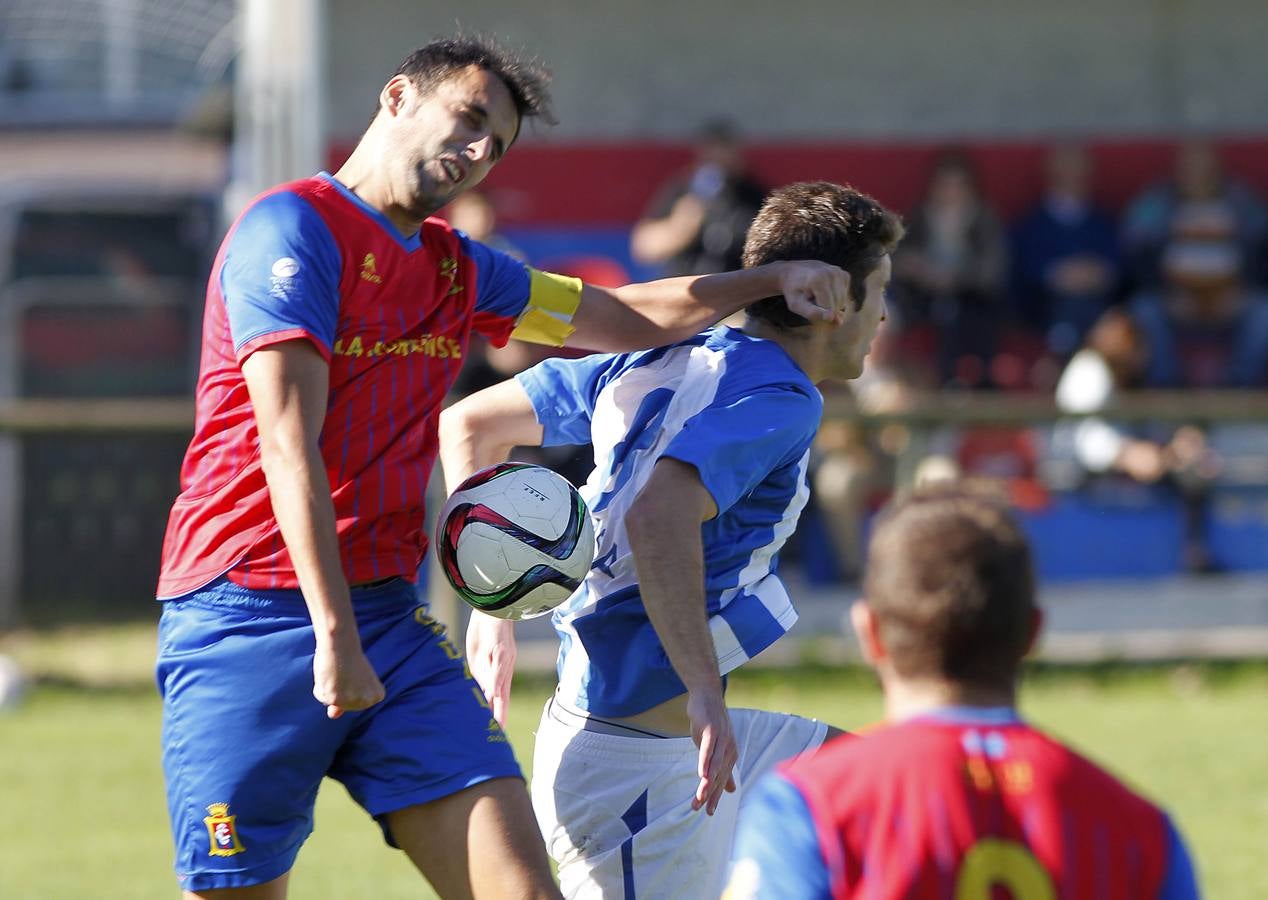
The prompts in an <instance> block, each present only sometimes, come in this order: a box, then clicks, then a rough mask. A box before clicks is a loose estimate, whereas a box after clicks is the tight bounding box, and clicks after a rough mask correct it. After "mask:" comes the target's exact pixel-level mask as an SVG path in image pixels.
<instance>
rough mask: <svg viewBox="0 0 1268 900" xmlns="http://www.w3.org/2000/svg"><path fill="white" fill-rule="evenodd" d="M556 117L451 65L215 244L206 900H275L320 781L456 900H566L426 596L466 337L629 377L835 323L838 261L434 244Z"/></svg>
mask: <svg viewBox="0 0 1268 900" xmlns="http://www.w3.org/2000/svg"><path fill="white" fill-rule="evenodd" d="M546 108H547V96H546V79H545V76H544V74H543V73H542V72H541V71H540V69H538V68H536V67H535V66H534V65H532V64H530V63H525V62H523V61H521V60H517V59H516V58H514V57H512V56H511V55H509V54H507V53H505V52H503V51H501V50H499V49H498V48H496V47H494V46H491V45H489V44H488V43H486V42H481V41H475V40H467V39H458V40H442V41H436V42H433V43H431V44H429V45H427V46H426V47H423V48H421V49H420V50H418V51H415V52H414V53H413V54H411V55H410V56H409V57H408V58H407V59H406V60H405V61H404V63H403V64H402V65H401V67H400V68H399V69H398V71H397V73H396V74H395V75H394V76H393V77H392V78H391V79H390V80H389V81H388V82H387V84H386V85H385V86H384V88H383V90H382V91H381V92H380V94H379V108H378V111H377V113H376V115H375V117H374V119H373V121H372V122H371V124H370V126H369V127H368V129H367V131H366V133H365V134H364V136H363V137H362V139H361V141H360V142H359V143H358V145H357V147H356V149H355V150H354V151H353V153H352V155H351V157H350V158H349V159H348V161H347V162H346V163H345V164H344V166H343V167H342V168H340V169H339V171H338V172H336V173H335V174H334V175H329V174H325V173H322V174H320V175H318V176H315V177H313V178H307V179H303V180H300V181H296V182H293V183H290V184H286V185H282V186H280V187H278V188H275V189H274V190H271V191H269V192H267V193H265V194H264V195H262V196H261V197H259V198H257V199H256V200H254V201H253V202H252V203H251V205H250V206H249V207H248V208H247V210H246V211H245V212H244V213H243V214H242V215H241V217H240V218H239V219H238V220H237V222H235V223H234V225H233V226H232V228H231V229H230V231H229V234H228V235H227V237H226V238H225V240H224V243H223V245H222V247H221V250H220V253H219V255H218V256H217V259H216V262H215V265H214V268H213V270H212V273H211V278H210V282H209V285H208V290H207V305H206V313H205V317H204V327H203V347H202V360H201V369H200V375H199V380H198V387H197V418H196V424H195V434H194V438H193V441H192V443H191V444H190V447H189V451H188V453H187V455H186V458H185V462H184V465H183V467H182V472H181V489H182V490H181V494H180V496H179V497H178V498H177V500H176V502H175V504H174V506H173V509H172V513H171V517H170V519H169V523H168V529H167V535H166V538H165V541H164V546H163V559H162V567H161V575H160V581H159V589H158V594H159V598H160V599H161V600H163V601H164V604H163V607H164V608H163V614H162V618H161V624H160V630H159V658H158V681H159V687H160V690H161V692H162V695H163V703H164V719H163V763H164V772H165V775H166V779H167V788H168V805H169V813H170V816H171V822H172V829H173V834H174V837H175V843H176V870H177V874H178V879H179V881H180V884H181V887H182V888H183V889H184V891H185V893H186V896H208V892H212V893H214V896H217V897H221V896H234V897H241V898H251V900H254V898H280V897H284V896H285V894H286V887H287V877H288V873H289V872H290V869H291V866H292V864H293V863H294V860H295V857H296V855H297V853H298V852H299V849H300V847H301V846H302V845H303V842H304V840H305V839H306V838H307V836H308V834H309V833H310V832H311V830H312V821H313V807H314V802H315V798H316V794H317V788H318V785H319V783H320V782H321V780H322V778H323V777H325V776H326V775H329V776H331V777H333V778H335V779H337V780H339V781H341V782H342V783H343V784H344V785H345V787H346V788H347V789H348V791H349V793H350V794H351V795H352V796H353V798H354V799H355V800H356V801H357V802H358V803H359V804H360V805H361V806H363V807H364V808H365V809H366V810H367V812H369V813H370V814H371V815H372V816H374V817H375V818H376V819H377V820H378V822H379V824H380V826H381V827H382V829H383V832H384V835H385V837H386V838H387V840H388V841H389V842H390V843H392V844H394V845H396V846H399V847H401V848H402V849H404V850H405V852H406V853H407V854H408V855H409V857H410V859H411V860H412V861H413V862H414V864H415V865H416V866H417V868H418V869H419V870H420V871H421V872H422V873H423V874H424V875H425V876H426V877H427V878H428V879H429V880H430V881H431V883H432V885H433V886H434V887H435V888H436V890H437V891H438V892H439V893H440V894H441V895H442V896H444V897H446V898H466V897H477V898H479V897H503V896H515V897H557V896H558V892H557V889H556V887H555V885H554V882H553V880H552V878H551V874H550V869H549V866H548V864H547V862H546V856H545V852H544V849H543V847H542V842H541V838H540V836H539V835H538V833H537V830H536V826H535V824H534V821H533V815H532V810H531V807H530V805H529V801H528V794H527V791H526V790H525V786H524V783H523V780H522V776H521V774H520V770H519V767H518V765H517V764H516V761H515V758H514V755H513V753H512V752H511V750H510V747H509V746H508V744H507V742H506V737H505V735H504V734H503V733H502V731H501V729H500V728H499V727H498V725H497V723H496V722H495V721H494V720H493V719H492V717H491V716H490V715H489V711H488V709H487V706H486V705H485V700H484V697H483V695H482V693H481V691H480V689H479V687H478V686H477V685H476V683H475V682H474V681H473V680H472V679H471V677H470V674H469V673H468V672H467V671H466V667H465V664H464V663H463V661H462V659H461V654H460V653H459V651H458V650H457V649H456V648H455V647H454V646H453V644H452V643H451V642H450V641H449V640H448V639H447V638H446V636H445V630H444V628H443V626H441V625H440V624H438V623H437V622H435V621H434V620H433V619H432V618H431V617H430V616H429V615H428V614H427V608H426V606H420V605H419V603H418V601H417V600H416V599H415V592H414V589H413V586H412V584H411V583H410V581H411V579H413V577H414V573H415V572H416V571H417V569H418V566H419V563H420V561H421V560H422V558H423V554H424V553H425V551H426V548H427V542H426V537H425V535H424V533H423V530H422V527H423V521H424V515H423V497H424V493H425V490H426V485H427V479H428V475H429V474H430V472H431V469H432V466H433V462H434V460H435V456H436V448H437V419H438V415H439V412H440V407H441V403H442V400H443V398H444V396H445V394H446V392H447V390H448V388H449V386H450V385H451V384H452V382H453V380H454V378H455V376H456V375H457V373H458V369H459V367H460V366H461V365H462V362H463V359H464V357H465V355H466V351H467V346H468V341H469V339H470V337H471V334H472V333H473V332H476V333H479V334H483V335H485V336H486V337H488V338H489V339H490V340H491V341H492V342H493V343H494V344H501V343H504V342H505V341H506V340H507V339H508V338H510V337H515V338H520V339H524V340H532V341H537V342H542V343H548V344H553V345H563V344H568V345H572V346H578V347H583V348H589V349H597V350H629V349H635V348H640V347H648V346H653V345H656V344H663V343H666V342H668V341H672V340H677V339H681V338H685V337H688V336H689V335H691V334H694V333H695V332H696V331H698V330H699V329H700V328H701V327H703V326H705V325H707V324H710V323H712V322H713V321H715V320H717V319H719V318H721V317H724V316H726V315H728V314H730V313H731V312H733V311H735V310H736V309H739V308H741V307H743V306H745V305H746V304H748V303H751V302H753V301H756V300H758V299H761V298H763V297H767V296H774V295H778V294H782V295H783V296H784V297H785V298H787V299H788V301H789V303H790V305H792V306H793V307H794V308H796V311H798V312H799V313H801V314H803V315H806V316H809V317H811V318H820V319H822V318H830V319H831V318H838V319H839V318H840V317H841V316H843V315H844V309H845V304H846V302H847V296H848V278H847V277H846V275H845V273H844V272H842V271H841V270H839V269H837V268H835V267H833V266H827V265H824V264H822V263H816V262H793V263H780V264H774V265H771V266H766V267H762V268H759V269H751V270H745V271H743V272H735V273H726V274H723V275H718V276H703V277H697V278H679V279H666V280H663V281H658V282H652V283H649V284H641V285H628V286H626V287H622V288H617V289H603V288H598V287H595V286H591V285H585V284H582V283H581V282H580V281H578V280H576V279H570V278H563V277H559V276H554V275H550V274H548V273H544V272H538V271H535V270H533V269H530V268H528V267H526V266H525V265H523V264H522V263H521V262H518V261H516V260H514V259H512V258H510V257H508V256H506V255H504V254H501V253H499V252H497V251H495V250H492V249H490V248H488V247H484V246H482V245H480V244H478V243H476V242H474V241H471V240H469V239H468V238H467V237H466V236H465V235H463V234H461V233H460V232H456V231H453V230H452V229H450V228H449V227H448V226H447V225H446V224H445V223H444V222H442V221H439V220H435V219H431V218H430V216H431V215H432V214H433V213H434V212H435V211H436V210H438V209H440V208H441V207H442V206H444V205H445V204H446V203H447V202H448V201H449V200H450V199H452V198H453V197H454V196H456V195H457V194H458V193H459V192H461V191H463V190H465V189H467V188H470V187H474V186H475V185H476V184H478V183H479V182H480V180H481V179H483V178H484V176H485V175H486V174H488V172H489V170H490V169H491V168H492V167H493V166H494V165H495V164H496V163H497V162H498V160H500V159H501V158H502V156H503V154H504V153H506V151H507V150H508V149H509V148H510V146H511V144H512V143H513V142H514V140H515V138H516V136H517V134H518V133H519V129H520V125H521V122H522V120H523V119H524V118H525V117H528V116H533V115H538V114H541V113H543V112H545V111H546ZM472 846H479V847H480V855H479V860H480V861H479V862H478V863H477V862H476V861H474V860H473V859H472V854H471V853H470V852H469V850H470V848H471V847H472ZM489 860H494V861H496V863H495V864H493V865H490V864H488V861H489Z"/></svg>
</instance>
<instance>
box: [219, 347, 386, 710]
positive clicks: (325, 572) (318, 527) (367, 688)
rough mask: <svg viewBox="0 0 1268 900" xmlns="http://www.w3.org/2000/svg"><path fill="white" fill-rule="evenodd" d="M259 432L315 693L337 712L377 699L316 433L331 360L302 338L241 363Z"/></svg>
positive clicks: (378, 687) (264, 350)
mask: <svg viewBox="0 0 1268 900" xmlns="http://www.w3.org/2000/svg"><path fill="white" fill-rule="evenodd" d="M242 373H243V376H244V377H245V378H246V383H247V390H248V391H249V392H250V395H251V405H252V407H254V410H255V421H256V427H257V429H258V431H259V435H260V462H261V465H262V467H263V469H264V477H265V480H266V481H267V483H268V489H269V499H270V501H271V502H272V505H273V515H274V517H275V518H276V519H277V523H278V527H279V528H280V529H281V532H282V539H283V540H284V541H285V542H286V549H287V551H288V552H289V553H290V556H291V560H292V562H293V564H294V566H295V573H296V575H297V577H298V578H299V584H300V589H301V591H302V592H303V595H304V602H305V604H307V606H308V612H309V615H310V616H311V617H312V621H313V630H314V632H315V633H316V654H315V656H314V659H313V696H314V697H316V698H317V700H318V701H319V702H321V703H322V704H324V705H325V706H326V711H327V714H328V715H329V716H330V717H331V718H337V717H338V716H340V715H342V714H343V713H344V712H345V711H348V710H358V709H365V708H366V707H369V706H373V705H374V704H375V703H378V702H379V701H380V700H382V699H383V685H382V684H381V683H380V682H379V679H378V676H377V675H375V673H374V669H373V668H372V667H371V665H370V662H369V660H367V659H366V657H365V653H364V652H363V650H362V647H361V638H360V636H359V635H358V633H357V623H356V618H355V617H354V616H353V612H352V601H351V598H350V596H349V592H348V583H347V580H346V578H345V576H344V573H343V568H342V565H341V563H340V557H339V541H338V537H337V534H336V531H335V509H334V503H333V502H332V501H331V498H330V482H329V480H328V478H327V475H326V466H325V463H324V462H323V460H322V456H321V450H320V447H319V444H318V437H319V435H320V434H321V428H322V423H323V421H324V420H325V417H326V400H327V390H328V381H329V365H328V364H327V362H326V360H325V359H324V358H323V357H322V356H321V354H320V353H318V351H317V349H316V348H315V347H314V346H313V345H312V344H311V343H309V342H308V341H306V340H291V341H283V342H281V343H278V344H271V345H269V346H267V347H264V348H262V349H260V350H256V351H255V352H253V353H252V354H251V355H250V356H248V357H247V358H246V359H245V360H244V361H243V363H242Z"/></svg>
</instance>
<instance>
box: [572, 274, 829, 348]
mask: <svg viewBox="0 0 1268 900" xmlns="http://www.w3.org/2000/svg"><path fill="white" fill-rule="evenodd" d="M781 294H782V295H783V297H784V299H785V300H786V301H787V303H788V307H789V309H791V310H792V311H793V312H795V313H797V314H799V315H802V316H805V317H806V318H807V319H812V320H833V321H838V322H839V321H841V320H842V319H843V317H844V315H845V312H846V310H847V309H848V308H849V306H848V294H849V276H848V275H847V274H846V273H845V272H844V271H843V270H841V269H839V268H837V267H836V266H832V265H828V264H827V263H822V262H818V261H815V260H798V261H794V262H775V263H768V264H767V265H764V266H756V267H754V268H752V269H741V270H739V271H735V272H723V273H720V274H716V275H689V276H683V277H679V278H662V279H660V280H658V281H648V282H643V283H639V284H627V285H625V286H624V287H619V288H604V287H598V286H596V285H592V284H586V285H584V287H583V288H582V290H581V295H580V302H579V303H578V305H577V307H576V312H575V314H574V315H573V316H572V319H571V325H572V328H573V329H574V330H573V331H572V333H571V334H570V335H568V336H567V337H566V340H565V343H566V345H567V346H569V347H582V348H585V349H588V350H603V351H608V352H624V351H628V350H640V349H644V348H647V347H655V346H659V345H661V344H671V343H673V342H675V341H680V340H685V339H686V338H689V337H691V336H692V335H693V334H696V333H698V332H699V331H701V330H703V329H705V328H708V327H709V326H711V325H713V324H715V323H717V322H719V321H721V320H722V319H724V318H726V317H727V316H729V315H731V314H732V313H735V312H738V311H739V310H741V309H743V308H744V307H746V306H748V305H749V304H750V303H755V302H756V301H758V300H761V299H764V298H766V297H774V296H777V295H781Z"/></svg>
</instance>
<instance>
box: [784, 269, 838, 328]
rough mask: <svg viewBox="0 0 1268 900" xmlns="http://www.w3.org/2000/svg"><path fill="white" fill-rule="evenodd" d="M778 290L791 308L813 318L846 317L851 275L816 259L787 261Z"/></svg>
mask: <svg viewBox="0 0 1268 900" xmlns="http://www.w3.org/2000/svg"><path fill="white" fill-rule="evenodd" d="M779 292H780V293H781V294H783V295H784V302H785V303H786V304H787V305H788V309H789V311H791V312H794V313H796V314H797V315H799V316H801V317H803V318H805V319H809V320H810V321H811V322H835V323H837V324H838V325H839V324H841V323H842V322H844V321H845V316H846V312H847V310H849V308H850V275H849V273H848V272H846V271H845V270H844V269H840V268H837V267H836V266H833V265H829V264H828V263H825V262H819V261H818V260H813V259H801V260H796V261H794V262H788V263H784V267H783V270H782V271H781V272H780V275H779Z"/></svg>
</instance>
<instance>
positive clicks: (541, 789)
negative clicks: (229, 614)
mask: <svg viewBox="0 0 1268 900" xmlns="http://www.w3.org/2000/svg"><path fill="white" fill-rule="evenodd" d="M901 235H902V226H901V224H900V223H899V221H898V219H897V218H896V217H895V216H894V215H893V214H891V213H890V212H888V211H886V210H885V209H884V208H882V207H881V206H880V205H879V204H877V203H876V202H875V201H874V200H872V199H871V198H869V197H867V196H865V195H863V194H860V193H858V192H857V191H854V190H851V189H849V188H845V187H841V186H839V185H835V184H829V183H823V182H820V183H810V184H797V185H790V186H788V187H784V188H781V189H779V190H777V191H775V192H773V193H772V194H771V196H770V197H769V198H768V199H767V201H766V203H765V205H764V206H763V207H762V210H761V212H760V213H759V214H758V216H757V219H756V220H755V221H754V222H753V224H752V226H751V227H750V229H749V232H748V236H747V242H746V245H745V250H744V261H745V265H746V266H761V265H764V264H767V263H770V262H772V261H775V260H781V259H799V258H813V259H820V260H824V261H827V262H831V263H835V264H837V265H839V266H840V267H841V268H843V269H845V270H846V271H847V272H849V273H850V276H851V285H852V289H851V297H852V299H853V310H852V312H851V313H850V315H849V317H848V318H847V319H846V321H845V323H844V324H842V325H840V326H839V327H838V326H836V325H835V324H833V323H826V322H824V323H807V322H806V321H805V320H804V319H802V318H800V317H799V316H797V315H796V314H795V313H792V312H790V310H789V308H788V305H787V304H786V303H785V299H784V298H781V297H778V296H772V297H769V298H766V299H764V300H762V301H761V302H758V303H755V304H753V305H751V306H749V307H748V309H747V316H746V319H745V322H744V324H743V326H742V327H741V328H738V329H736V328H730V327H719V328H716V329H714V330H712V331H709V332H706V333H704V334H700V335H697V336H696V337H693V338H692V339H690V340H687V341H683V342H682V343H679V344H675V345H673V346H668V347H662V348H660V349H657V350H651V351H647V352H643V353H633V354H621V355H596V356H591V357H587V358H583V359H579V360H554V359H552V360H548V361H546V362H544V363H541V364H539V365H538V366H536V367H534V368H532V369H530V370H528V371H527V372H525V373H523V374H521V375H520V376H518V378H516V379H512V380H510V381H507V382H504V383H502V384H499V385H495V386H493V387H491V388H488V389H486V390H484V391H482V392H480V393H478V394H474V395H472V396H471V397H469V398H467V399H466V400H464V401H461V402H460V403H458V404H456V405H455V406H454V407H451V408H450V409H448V410H446V411H445V412H444V413H443V414H442V416H441V429H440V431H441V461H442V463H443V464H444V468H445V479H446V482H447V483H448V484H449V485H450V487H451V489H452V488H453V487H454V486H456V485H457V484H459V483H460V482H461V481H462V480H463V479H465V478H466V477H467V476H469V475H470V474H471V473H472V472H474V471H476V470H477V469H480V468H483V467H484V466H487V465H491V464H493V463H496V462H501V461H502V460H504V459H505V458H506V456H507V454H508V453H509V452H510V450H511V448H512V447H514V446H519V445H538V444H545V445H554V444H578V443H582V444H589V443H593V445H594V456H595V463H596V468H595V470H594V472H593V474H592V475H591V476H590V479H589V482H588V484H587V485H586V488H585V490H584V491H583V494H584V496H585V497H586V500H587V502H588V504H589V506H590V510H591V512H592V514H593V515H594V517H595V525H596V535H597V537H596V543H597V554H596V559H595V562H594V564H593V566H592V567H591V570H590V572H589V574H588V575H587V577H586V580H585V581H584V583H583V586H582V587H581V588H580V590H579V591H578V592H577V593H576V594H575V595H574V596H573V597H572V598H571V599H570V600H568V601H567V602H566V603H565V604H564V605H563V606H561V607H560V608H559V609H558V610H556V612H555V613H554V623H555V627H556V630H557V631H558V633H559V635H560V639H561V641H562V644H561V648H560V655H559V686H558V689H557V691H556V692H555V696H554V697H553V699H552V700H551V701H550V703H549V704H548V705H547V707H546V709H545V710H544V712H543V715H542V719H541V724H540V726H539V728H538V732H537V743H536V748H535V751H534V757H533V785H532V795H533V805H534V807H535V810H536V813H537V818H538V822H539V823H540V825H541V827H542V834H543V835H544V836H545V838H546V843H547V849H548V850H549V852H550V853H551V855H552V856H553V857H554V858H555V860H556V861H557V862H558V864H559V877H560V882H561V886H562V888H563V891H564V894H565V895H566V896H569V897H600V896H602V897H615V896H625V897H634V896H637V897H639V898H640V900H649V898H667V900H669V898H682V897H716V896H718V894H719V893H720V892H721V890H722V888H723V886H724V881H725V874H726V866H727V861H728V858H729V851H730V847H731V841H732V838H733V836H734V824H735V818H736V812H737V810H738V808H739V805H740V793H742V792H743V790H744V789H745V787H746V786H747V785H748V783H749V782H750V781H751V780H752V779H753V778H755V777H756V776H757V775H759V774H760V773H761V772H763V771H764V770H766V769H768V768H769V767H771V766H772V765H774V764H775V763H776V762H777V761H779V760H782V759H786V758H788V757H790V756H793V755H794V754H796V753H800V752H802V751H804V750H806V749H808V748H812V747H816V746H818V745H819V744H820V743H821V742H822V741H823V740H824V736H825V734H826V733H827V731H828V729H827V727H826V726H825V725H824V724H823V723H820V722H816V721H812V720H809V719H803V718H799V717H795V716H790V715H784V714H780V713H773V712H763V711H757V710H744V709H737V710H728V708H727V706H726V703H725V699H724V680H723V678H724V676H725V675H726V674H727V673H728V672H730V671H731V670H733V669H735V668H736V667H737V666H739V665H741V664H742V663H744V662H745V661H746V660H748V659H750V658H752V657H753V656H755V655H756V654H758V653H759V652H760V651H762V650H763V649H764V648H766V647H767V646H769V645H770V644H771V643H773V642H774V641H775V640H776V639H778V638H779V637H780V636H781V635H783V634H784V633H785V632H786V631H787V630H788V629H789V628H790V627H791V626H792V624H793V623H794V622H795V621H796V618H797V613H796V611H795V610H794V609H793V606H792V603H791V602H790V600H789V597H788V594H787V592H786V590H785V589H784V586H783V584H782V583H781V582H780V580H779V578H778V576H777V575H776V574H775V571H774V570H775V563H776V559H777V554H778V552H779V549H780V547H781V546H782V545H783V543H784V541H785V540H786V539H787V538H788V536H789V535H790V534H791V533H792V531H793V529H794V527H795V525H796V522H797V517H798V515H799V514H800V512H801V509H802V507H803V506H804V504H805V502H806V499H807V494H808V488H807V485H806V465H807V461H808V459H809V451H810V443H811V440H812V439H813V438H814V435H815V432H816V430H817V429H818V427H819V420H820V416H821V414H822V410H823V399H822V397H821V395H820V394H819V391H818V390H817V389H816V387H815V385H816V384H817V383H819V382H821V381H824V380H828V379H848V378H854V377H857V376H858V374H859V373H860V372H861V371H862V367H863V359H864V357H865V356H866V354H867V352H868V349H869V347H870V345H871V342H872V338H873V336H874V335H875V333H876V331H877V328H878V326H879V325H880V322H881V321H882V319H883V318H884V316H885V289H886V285H887V284H888V282H889V275H890V261H889V253H890V251H892V250H893V248H894V246H895V245H896V244H897V242H898V240H899V239H900V237H901ZM467 647H468V651H469V652H468V657H469V662H470V665H471V668H472V671H473V672H474V674H475V676H476V679H477V680H478V681H480V683H481V684H482V685H483V686H484V688H485V690H486V691H487V693H488V695H489V697H490V699H491V701H492V704H493V710H494V713H495V715H497V716H498V717H499V718H501V717H503V716H504V715H505V709H506V704H507V702H508V698H509V691H510V679H511V670H512V665H513V661H514V654H515V649H514V636H513V630H512V623H510V622H506V621H503V620H501V619H493V618H491V617H488V616H485V615H482V614H479V613H475V614H473V615H472V620H471V624H470V625H469V628H468V641H467ZM833 731H835V729H833ZM737 789H738V792H736V791H737ZM728 792H732V793H728Z"/></svg>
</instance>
